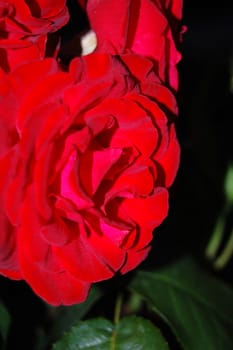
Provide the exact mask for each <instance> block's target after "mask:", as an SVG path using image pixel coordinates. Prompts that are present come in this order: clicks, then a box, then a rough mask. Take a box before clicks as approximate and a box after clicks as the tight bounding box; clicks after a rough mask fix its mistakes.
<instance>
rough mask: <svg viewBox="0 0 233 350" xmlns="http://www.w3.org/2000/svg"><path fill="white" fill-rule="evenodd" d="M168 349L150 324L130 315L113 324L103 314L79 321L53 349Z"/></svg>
mask: <svg viewBox="0 0 233 350" xmlns="http://www.w3.org/2000/svg"><path fill="white" fill-rule="evenodd" d="M80 349H82V350H169V348H168V345H167V342H166V341H165V340H164V338H163V337H162V335H161V333H160V331H159V330H158V329H157V328H156V327H154V326H153V324H152V323H151V322H150V321H148V320H145V319H143V318H141V317H136V316H131V317H126V318H124V319H122V320H121V321H119V323H118V324H117V325H113V324H112V323H111V322H110V321H108V320H106V319H104V318H97V319H92V320H88V321H83V322H80V323H79V324H78V325H77V326H76V327H73V328H72V329H71V331H70V332H69V333H67V334H66V335H65V336H64V337H63V339H62V340H60V341H59V342H58V343H57V344H55V345H54V347H53V350H80Z"/></svg>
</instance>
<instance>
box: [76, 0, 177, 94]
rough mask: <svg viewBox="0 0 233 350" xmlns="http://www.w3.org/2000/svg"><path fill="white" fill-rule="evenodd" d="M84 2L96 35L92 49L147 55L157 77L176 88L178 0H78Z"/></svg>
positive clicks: (104, 51)
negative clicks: (96, 39) (95, 42)
mask: <svg viewBox="0 0 233 350" xmlns="http://www.w3.org/2000/svg"><path fill="white" fill-rule="evenodd" d="M84 3H86V11H87V14H88V18H89V21H90V25H91V28H92V30H94V32H95V33H96V35H97V38H98V46H97V49H96V52H103V53H109V54H113V55H114V54H120V55H122V54H126V53H134V54H138V55H142V56H144V57H148V58H150V59H151V60H152V61H153V63H154V69H155V71H156V73H157V74H158V76H159V78H160V79H161V80H162V81H163V82H165V83H166V84H168V85H170V86H171V87H172V88H174V89H177V86H178V77H177V69H176V64H177V63H178V62H179V60H180V53H179V52H178V50H177V48H176V42H177V41H179V36H180V30H179V26H178V24H179V19H180V17H181V11H182V1H181V0H176V1H171V0H118V1H109V0H98V1H97V0H88V1H86V2H85V1H81V4H82V5H83V6H84ZM103 19H104V20H103Z"/></svg>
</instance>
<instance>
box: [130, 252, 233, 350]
mask: <svg viewBox="0 0 233 350" xmlns="http://www.w3.org/2000/svg"><path fill="white" fill-rule="evenodd" d="M130 289H131V290H133V291H135V292H137V293H139V294H140V295H141V296H142V297H143V298H144V299H146V300H147V302H149V305H151V306H152V310H154V311H155V312H156V313H157V314H159V315H160V316H161V317H162V318H163V319H164V320H165V321H166V322H167V323H168V324H169V325H170V327H171V328H172V330H173V331H174V333H175V334H176V336H177V338H178V340H179V341H180V343H181V345H182V346H183V348H184V349H185V350H203V349H204V350H219V349H224V350H231V349H232V334H233V317H232V315H233V291H232V290H231V289H230V288H229V287H228V286H226V285H225V284H223V283H222V282H220V281H219V280H217V279H215V278H213V277H212V276H210V275H209V274H207V273H206V272H204V271H203V270H202V269H201V268H200V267H199V266H198V265H197V264H196V263H195V262H194V261H193V260H191V259H184V260H181V261H179V262H178V263H176V264H174V265H172V266H169V267H167V268H164V269H162V270H160V271H158V272H139V273H137V275H136V277H135V278H134V280H133V281H132V282H131V285H130Z"/></svg>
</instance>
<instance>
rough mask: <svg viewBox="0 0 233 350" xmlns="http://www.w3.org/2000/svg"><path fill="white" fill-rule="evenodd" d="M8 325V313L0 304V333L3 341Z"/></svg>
mask: <svg viewBox="0 0 233 350" xmlns="http://www.w3.org/2000/svg"><path fill="white" fill-rule="evenodd" d="M9 325H10V315H9V313H8V311H7V310H6V308H5V307H4V306H3V305H2V304H0V334H1V338H2V340H3V341H4V342H5V341H6V338H7V334H8V329H9Z"/></svg>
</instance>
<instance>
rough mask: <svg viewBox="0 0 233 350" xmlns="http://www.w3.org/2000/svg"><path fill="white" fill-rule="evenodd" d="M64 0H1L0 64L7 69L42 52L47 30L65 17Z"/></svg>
mask: <svg viewBox="0 0 233 350" xmlns="http://www.w3.org/2000/svg"><path fill="white" fill-rule="evenodd" d="M68 19H69V16H68V10H67V7H66V1H65V0H58V1H51V0H49V1H45V0H30V1H24V0H9V1H4V0H2V1H0V67H1V68H3V69H4V70H5V71H6V72H8V71H9V70H12V69H14V68H15V67H17V66H19V65H20V64H24V63H26V62H29V61H32V60H34V61H35V60H40V59H43V58H44V56H45V49H46V42H47V34H48V33H52V32H55V31H57V30H58V29H60V28H61V27H63V26H64V25H65V24H66V22H67V21H68Z"/></svg>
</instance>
